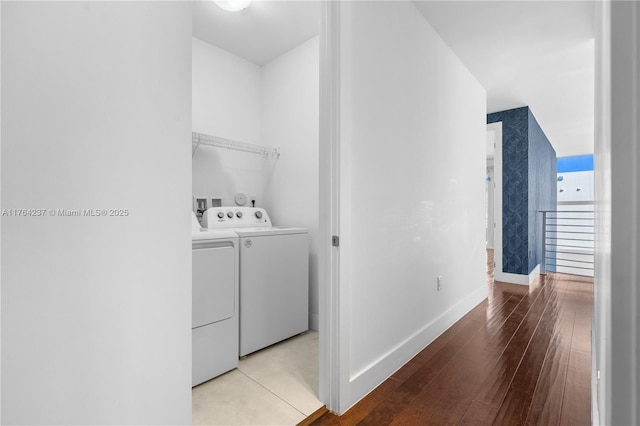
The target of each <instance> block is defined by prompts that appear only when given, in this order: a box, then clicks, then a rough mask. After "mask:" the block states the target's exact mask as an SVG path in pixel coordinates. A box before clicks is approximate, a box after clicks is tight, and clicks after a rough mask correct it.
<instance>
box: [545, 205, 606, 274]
mask: <svg viewBox="0 0 640 426" xmlns="http://www.w3.org/2000/svg"><path fill="white" fill-rule="evenodd" d="M541 213H542V235H543V239H542V259H543V261H542V262H541V263H540V269H541V273H546V272H560V273H563V274H571V275H581V276H586V277H593V272H594V260H595V250H594V237H595V228H594V226H595V223H594V208H593V202H570V203H558V210H544V211H541Z"/></svg>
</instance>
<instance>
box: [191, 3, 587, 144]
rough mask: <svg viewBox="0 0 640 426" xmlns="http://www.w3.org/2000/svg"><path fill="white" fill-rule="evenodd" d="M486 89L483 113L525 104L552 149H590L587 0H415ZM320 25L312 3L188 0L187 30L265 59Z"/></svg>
mask: <svg viewBox="0 0 640 426" xmlns="http://www.w3.org/2000/svg"><path fill="white" fill-rule="evenodd" d="M414 4H415V5H416V7H417V8H418V10H420V12H421V13H422V14H423V15H424V16H425V18H426V19H427V21H429V23H430V24H431V25H432V26H433V27H434V28H435V29H436V31H437V32H438V33H439V34H440V36H441V37H442V38H443V39H444V41H445V42H446V43H447V44H448V45H449V47H451V49H452V50H453V51H454V52H455V53H456V54H457V55H458V57H459V58H460V59H461V60H462V62H463V63H464V64H465V65H466V66H467V68H468V69H469V70H470V71H471V73H473V74H474V75H475V76H476V78H477V79H478V81H479V82H480V83H481V84H482V85H483V86H484V87H485V89H486V90H487V111H488V112H496V111H502V110H506V109H511V108H516V107H521V106H525V105H526V106H529V107H530V108H531V111H532V112H533V114H534V115H535V117H536V119H537V120H538V123H539V124H540V126H541V127H542V129H543V130H544V132H545V133H546V135H547V137H548V138H549V140H550V141H551V143H552V144H553V146H554V148H555V150H556V153H557V155H558V156H559V157H564V156H571V155H581V154H588V153H593V138H594V130H593V126H594V118H593V116H594V45H595V43H594V30H593V10H594V4H595V2H593V1H573V0H572V1H520V0H512V1H505V0H503V1H482V0H480V1H478V0H475V1H425V0H423V1H420V0H416V1H414ZM319 32H320V6H319V2H318V1H291V0H289V1H267V0H262V1H256V0H254V1H253V3H252V4H251V6H250V7H249V8H247V9H245V10H243V11H241V12H238V13H230V12H226V11H224V10H222V9H221V8H219V7H218V6H217V5H216V4H215V3H214V2H213V1H210V0H206V1H196V2H195V3H194V7H193V35H194V37H197V38H199V39H201V40H203V41H206V42H208V43H210V44H213V45H216V46H218V47H220V48H222V49H224V50H227V51H229V52H231V53H234V54H235V55H238V56H240V57H243V58H245V59H247V60H249V61H251V62H253V63H255V64H258V65H264V64H265V63H267V62H269V61H270V60H271V59H274V58H275V57H278V56H280V55H281V54H282V53H284V52H286V51H288V50H290V49H292V48H293V47H295V46H297V45H299V44H301V43H302V42H304V41H306V40H308V39H310V38H312V37H314V36H315V35H317V34H319Z"/></svg>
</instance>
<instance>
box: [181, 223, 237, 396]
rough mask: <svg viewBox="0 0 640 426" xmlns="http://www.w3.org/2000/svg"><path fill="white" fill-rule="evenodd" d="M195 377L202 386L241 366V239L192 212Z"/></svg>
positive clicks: (193, 376) (196, 382) (193, 380)
mask: <svg viewBox="0 0 640 426" xmlns="http://www.w3.org/2000/svg"><path fill="white" fill-rule="evenodd" d="M191 221H192V226H191V246H192V262H191V269H192V307H193V311H192V330H191V331H192V337H191V345H192V365H193V366H192V374H191V386H196V385H199V384H200V383H202V382H206V381H207V380H210V379H212V378H214V377H216V376H219V375H220V374H222V373H225V372H227V371H229V370H233V369H234V368H236V367H237V366H238V358H239V355H238V333H239V318H240V315H239V273H238V272H239V270H238V268H239V238H238V235H237V234H236V233H235V232H232V231H230V230H207V229H204V228H200V224H199V223H198V219H196V216H195V214H192V219H191Z"/></svg>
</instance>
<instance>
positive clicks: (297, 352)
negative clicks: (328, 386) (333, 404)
mask: <svg viewBox="0 0 640 426" xmlns="http://www.w3.org/2000/svg"><path fill="white" fill-rule="evenodd" d="M192 401H193V402H192V404H193V408H192V411H193V424H194V425H279V426H284V425H292V426H293V425H296V424H298V423H299V422H300V421H302V420H304V419H305V418H307V417H308V416H309V415H310V414H312V413H313V412H314V411H316V410H317V409H318V408H320V407H322V406H323V404H322V403H321V402H320V401H319V400H318V333H317V332H314V331H308V332H306V333H303V334H301V335H298V336H295V337H292V338H291V339H288V340H285V341H284V342H282V343H279V344H277V345H274V346H270V347H268V348H266V349H263V350H261V351H258V352H255V353H253V354H251V355H248V356H247V357H244V358H242V359H241V360H240V366H239V367H238V368H237V369H235V370H233V371H230V372H228V373H226V374H223V375H222V376H219V377H216V378H215V379H213V380H210V381H208V382H206V383H203V384H201V385H199V386H196V387H195V388H193V391H192Z"/></svg>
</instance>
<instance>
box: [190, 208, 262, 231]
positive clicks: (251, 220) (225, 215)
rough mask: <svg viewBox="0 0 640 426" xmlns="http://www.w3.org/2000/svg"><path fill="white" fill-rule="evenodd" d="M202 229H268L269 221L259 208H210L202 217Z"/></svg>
mask: <svg viewBox="0 0 640 426" xmlns="http://www.w3.org/2000/svg"><path fill="white" fill-rule="evenodd" d="M202 226H203V227H204V228H209V229H216V228H270V227H271V220H270V219H269V215H268V214H267V211H266V210H265V209H262V208H259V207H238V206H233V207H212V208H210V209H208V210H207V211H205V212H204V214H203V215H202Z"/></svg>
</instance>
